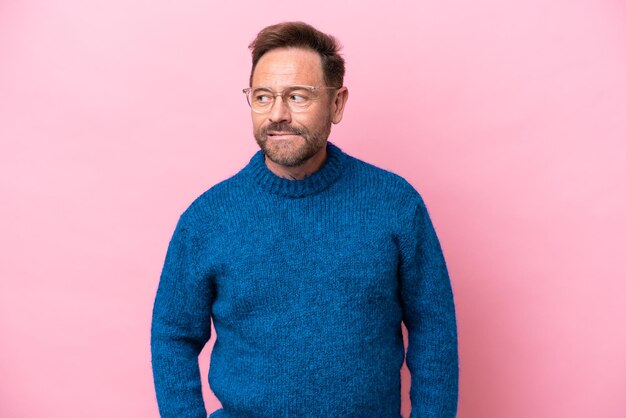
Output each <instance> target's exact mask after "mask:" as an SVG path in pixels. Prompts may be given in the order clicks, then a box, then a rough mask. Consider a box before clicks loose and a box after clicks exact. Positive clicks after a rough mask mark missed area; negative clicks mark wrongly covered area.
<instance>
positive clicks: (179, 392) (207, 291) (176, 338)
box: [150, 218, 213, 418]
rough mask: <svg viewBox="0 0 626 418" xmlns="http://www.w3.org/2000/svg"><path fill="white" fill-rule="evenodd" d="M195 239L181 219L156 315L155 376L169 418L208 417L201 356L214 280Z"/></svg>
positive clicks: (159, 398) (160, 401) (208, 327)
mask: <svg viewBox="0 0 626 418" xmlns="http://www.w3.org/2000/svg"><path fill="white" fill-rule="evenodd" d="M192 235H193V234H192V231H190V230H189V229H188V228H187V227H186V226H185V225H184V223H183V218H181V220H179V222H178V225H177V226H176V230H175V231H174V235H173V237H172V239H171V241H170V243H169V247H168V250H167V255H166V257H165V264H164V266H163V270H162V273H161V279H160V281H159V287H158V290H157V293H156V298H155V302H154V308H153V313H152V328H151V344H150V345H151V351H152V372H153V377H154V386H155V389H156V397H157V402H158V405H159V411H160V413H161V417H163V418H206V416H207V413H206V409H205V406H204V400H203V399H202V384H201V380H200V370H199V366H198V355H199V354H200V351H202V348H203V347H204V345H205V344H206V342H207V341H208V340H209V338H210V336H211V318H210V313H211V303H212V297H213V292H212V288H211V284H210V282H209V277H203V276H202V275H201V274H198V265H197V263H196V261H195V258H196V256H195V252H196V251H195V247H196V245H194V244H195V242H194V240H193V236H192ZM196 242H197V241H196Z"/></svg>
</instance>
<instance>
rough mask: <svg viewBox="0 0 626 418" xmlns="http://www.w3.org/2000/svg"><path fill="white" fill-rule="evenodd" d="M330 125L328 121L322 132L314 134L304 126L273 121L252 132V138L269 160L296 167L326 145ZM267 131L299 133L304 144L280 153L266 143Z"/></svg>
mask: <svg viewBox="0 0 626 418" xmlns="http://www.w3.org/2000/svg"><path fill="white" fill-rule="evenodd" d="M330 126H331V123H330V121H329V122H328V126H327V128H326V129H325V130H324V131H323V132H320V133H319V134H316V135H315V134H311V133H310V132H309V131H308V130H307V129H305V128H295V127H292V126H289V125H287V124H284V123H273V124H270V125H268V126H267V127H265V128H264V129H261V130H259V131H256V132H254V138H255V139H256V142H257V144H258V145H259V147H260V148H261V151H263V153H264V154H265V155H266V156H267V158H268V159H269V160H270V161H272V162H274V163H275V164H279V165H282V166H284V167H298V166H300V165H302V164H304V163H305V162H306V161H307V160H309V159H310V158H311V157H313V156H314V155H315V154H317V153H318V152H319V151H320V150H321V149H322V148H323V147H324V146H326V140H327V139H328V135H329V134H330ZM268 131H280V132H290V133H293V134H295V135H300V136H301V137H302V138H303V139H304V145H303V146H302V147H300V148H299V149H297V150H295V151H293V152H291V153H282V152H280V150H276V149H275V148H273V147H269V146H268V145H267V136H268V135H267V132H268Z"/></svg>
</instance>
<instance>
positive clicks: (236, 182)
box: [181, 170, 243, 221]
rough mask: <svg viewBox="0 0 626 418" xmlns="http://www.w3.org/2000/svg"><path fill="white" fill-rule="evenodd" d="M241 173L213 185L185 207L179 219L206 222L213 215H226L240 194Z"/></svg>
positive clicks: (241, 186)
mask: <svg viewBox="0 0 626 418" xmlns="http://www.w3.org/2000/svg"><path fill="white" fill-rule="evenodd" d="M242 171H243V170H240V171H239V172H237V173H236V174H233V175H232V176H230V177H228V178H226V179H224V180H221V181H219V182H217V183H215V184H214V185H213V186H211V187H209V188H208V189H207V190H205V191H204V192H203V193H201V194H200V195H199V196H197V197H196V198H195V199H194V200H193V201H192V202H191V203H190V204H189V206H187V208H186V209H185V211H184V212H183V213H182V215H181V218H189V220H190V221H193V220H195V219H198V218H202V219H204V220H206V219H207V218H210V217H212V216H215V215H218V216H220V215H222V216H223V215H224V214H227V213H228V210H229V208H231V207H232V204H233V202H234V201H235V200H236V199H237V196H238V195H240V194H241V193H242V188H243V183H242V178H241V177H242V176H241V172H242Z"/></svg>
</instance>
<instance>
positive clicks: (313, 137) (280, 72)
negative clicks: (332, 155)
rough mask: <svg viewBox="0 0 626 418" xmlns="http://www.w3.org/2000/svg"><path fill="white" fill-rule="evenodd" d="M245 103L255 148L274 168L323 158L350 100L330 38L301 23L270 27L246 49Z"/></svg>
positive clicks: (343, 70) (294, 165) (342, 64)
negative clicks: (333, 126) (248, 62)
mask: <svg viewBox="0 0 626 418" xmlns="http://www.w3.org/2000/svg"><path fill="white" fill-rule="evenodd" d="M250 49H251V51H252V71H251V73H250V89H249V90H248V93H247V95H248V100H249V102H250V104H251V107H252V123H253V128H254V136H255V138H256V141H257V143H258V144H259V146H260V147H261V149H262V150H263V152H264V153H265V155H266V156H267V158H268V159H269V160H270V161H271V162H273V163H274V164H277V165H280V166H283V167H298V166H302V165H303V164H305V163H306V162H307V161H309V160H312V159H314V158H317V159H320V158H323V157H325V151H326V140H327V139H328V135H329V134H330V128H331V124H332V123H339V122H340V121H341V118H342V115H343V109H344V105H345V102H346V100H347V97H348V91H347V89H346V88H345V87H344V86H343V76H344V73H345V67H344V60H343V58H342V57H341V56H340V55H339V54H338V49H339V47H338V45H337V43H336V42H335V40H334V38H332V37H331V36H329V35H326V34H324V33H322V32H320V31H318V30H317V29H315V28H313V27H312V26H310V25H307V24H305V23H302V22H287V23H280V24H277V25H272V26H269V27H267V28H265V29H263V30H262V31H261V32H259V34H258V35H257V37H256V39H255V40H254V41H253V42H252V43H251V44H250Z"/></svg>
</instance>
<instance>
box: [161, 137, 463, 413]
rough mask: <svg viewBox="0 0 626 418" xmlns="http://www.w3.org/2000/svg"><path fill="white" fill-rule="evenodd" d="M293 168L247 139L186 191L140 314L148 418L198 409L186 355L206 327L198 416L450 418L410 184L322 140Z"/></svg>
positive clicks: (452, 348) (438, 275) (445, 357)
mask: <svg viewBox="0 0 626 418" xmlns="http://www.w3.org/2000/svg"><path fill="white" fill-rule="evenodd" d="M327 154H328V156H327V159H326V161H325V162H324V164H323V166H322V167H321V168H320V170H319V171H317V172H315V173H314V174H312V175H311V176H309V177H307V178H305V179H303V180H288V179H284V178H280V177H278V176H276V175H275V174H273V173H272V172H271V171H270V170H269V169H268V168H267V166H266V165H265V162H264V155H263V153H262V152H261V151H258V152H257V153H256V154H255V155H254V156H253V157H252V159H251V160H250V162H249V164H247V165H246V166H245V168H243V169H242V170H241V171H240V172H239V173H237V174H236V175H234V176H233V177H231V178H229V179H227V180H225V181H223V182H221V183H219V184H217V185H215V186H214V187H212V188H211V189H209V190H208V191H207V192H205V193H204V194H202V195H201V196H200V197H199V198H197V199H196V200H195V201H194V202H193V203H192V204H191V205H190V206H189V208H188V209H187V210H186V211H185V212H184V213H183V214H182V215H181V217H180V219H179V221H178V224H177V226H176V230H175V232H174V235H173V237H172V239H171V241H170V244H169V248H168V251H167V256H166V258H165V265H164V267H163V271H162V274H161V280H160V283H159V287H158V291H157V294H156V299H155V303H154V311H153V318H152V337H151V349H152V366H153V374H154V381H155V388H156V394H157V400H158V404H159V410H160V412H161V416H162V417H165V418H184V417H190V418H205V417H206V416H207V413H206V410H205V406H204V402H203V399H202V390H201V378H200V374H199V368H198V354H199V353H200V351H201V350H202V348H203V346H204V345H205V343H206V342H207V340H209V337H210V336H211V319H212V320H213V323H214V327H215V331H216V334H217V336H216V340H215V345H214V347H213V351H212V353H211V361H210V369H209V373H208V380H209V385H210V387H211V389H212V390H213V393H214V394H215V396H216V397H217V398H218V399H219V400H220V401H221V404H222V408H220V409H218V410H217V411H215V412H214V413H213V414H211V415H210V416H211V418H218V417H219V418H240V417H245V418H247V417H258V418H265V417H267V418H276V417H287V416H289V417H393V418H398V417H400V416H401V415H400V368H401V366H402V363H403V361H404V356H405V351H404V344H403V339H402V331H401V323H402V321H404V323H405V325H406V327H407V330H408V337H409V345H408V350H407V352H406V361H407V365H408V367H409V370H410V373H411V381H412V383H411V389H410V397H411V403H412V412H411V417H437V418H444V417H453V416H455V414H456V408H457V388H458V355H457V334H456V319H455V311H454V303H453V295H452V289H451V286H450V280H449V278H448V273H447V269H446V265H445V261H444V258H443V255H442V251H441V247H440V245H439V241H438V239H437V236H436V234H435V231H434V229H433V226H432V223H431V221H430V218H429V216H428V213H427V210H426V207H425V205H424V202H423V201H422V198H421V197H420V195H419V194H418V192H417V191H416V190H415V189H414V188H413V187H412V186H411V185H409V183H407V182H406V181H405V180H404V179H402V178H401V177H399V176H397V175H395V174H393V173H390V172H388V171H385V170H382V169H380V168H377V167H375V166H373V165H370V164H368V163H365V162H363V161H361V160H359V159H356V158H354V157H351V156H349V155H347V154H345V153H344V152H343V151H341V150H340V149H339V148H338V147H337V146H335V145H334V144H332V143H330V142H329V143H327Z"/></svg>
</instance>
